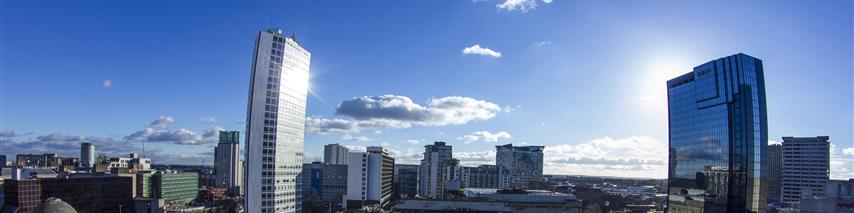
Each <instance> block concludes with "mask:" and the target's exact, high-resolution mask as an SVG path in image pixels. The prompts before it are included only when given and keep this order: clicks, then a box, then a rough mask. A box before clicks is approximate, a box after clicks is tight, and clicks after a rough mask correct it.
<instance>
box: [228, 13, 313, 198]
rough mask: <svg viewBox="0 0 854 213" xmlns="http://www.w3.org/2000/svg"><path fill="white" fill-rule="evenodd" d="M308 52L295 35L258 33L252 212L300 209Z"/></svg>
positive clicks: (251, 122)
mask: <svg viewBox="0 0 854 213" xmlns="http://www.w3.org/2000/svg"><path fill="white" fill-rule="evenodd" d="M310 58H311V54H310V53H309V52H308V51H306V50H305V49H303V48H302V47H300V45H299V43H298V42H297V41H296V39H295V37H294V36H285V35H283V34H282V31H281V30H278V29H269V30H266V31H261V32H259V33H258V38H257V40H256V41H255V54H254V59H253V60H254V61H253V63H252V66H253V67H252V78H251V83H250V88H249V104H248V109H247V117H246V147H247V149H246V158H245V160H246V174H245V177H246V178H245V179H244V188H245V195H246V196H245V198H246V200H245V201H244V202H245V203H244V207H245V208H246V212H248V213H258V212H261V213H268V212H295V211H296V210H297V208H296V204H295V201H296V197H297V190H296V189H297V186H296V178H297V175H298V174H299V173H300V172H301V171H302V158H303V140H304V136H305V135H304V128H305V103H306V93H307V91H308V75H309V61H310Z"/></svg>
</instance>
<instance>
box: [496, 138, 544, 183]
mask: <svg viewBox="0 0 854 213" xmlns="http://www.w3.org/2000/svg"><path fill="white" fill-rule="evenodd" d="M543 149H545V147H544V146H513V144H506V145H501V146H495V150H496V152H495V165H497V166H499V167H503V168H507V170H508V171H509V172H510V188H528V187H530V185H531V183H532V182H540V181H543ZM502 188H505V187H502Z"/></svg>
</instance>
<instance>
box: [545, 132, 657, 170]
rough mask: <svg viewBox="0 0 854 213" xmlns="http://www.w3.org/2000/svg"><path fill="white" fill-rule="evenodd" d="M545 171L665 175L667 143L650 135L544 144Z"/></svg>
mask: <svg viewBox="0 0 854 213" xmlns="http://www.w3.org/2000/svg"><path fill="white" fill-rule="evenodd" d="M543 155H544V157H543V158H544V164H545V166H544V167H545V170H546V171H552V172H554V173H558V174H581V175H604V176H623V177H626V176H632V177H653V178H664V177H666V176H667V156H668V151H667V144H665V143H664V142H661V141H659V140H657V139H654V138H650V137H629V138H623V139H612V138H610V137H605V138H598V139H594V140H591V141H589V142H586V143H582V144H576V145H570V144H561V145H557V146H547V147H546V148H545V150H544V152H543Z"/></svg>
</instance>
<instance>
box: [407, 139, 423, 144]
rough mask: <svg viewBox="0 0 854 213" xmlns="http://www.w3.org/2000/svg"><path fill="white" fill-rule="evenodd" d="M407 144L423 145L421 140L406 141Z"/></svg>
mask: <svg viewBox="0 0 854 213" xmlns="http://www.w3.org/2000/svg"><path fill="white" fill-rule="evenodd" d="M406 143H408V144H418V143H421V140H416V139H409V140H406Z"/></svg>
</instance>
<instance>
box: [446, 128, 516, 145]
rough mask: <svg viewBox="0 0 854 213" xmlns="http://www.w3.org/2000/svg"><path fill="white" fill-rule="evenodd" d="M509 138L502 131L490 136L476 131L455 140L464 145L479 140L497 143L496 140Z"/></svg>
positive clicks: (509, 136)
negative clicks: (463, 142) (462, 142)
mask: <svg viewBox="0 0 854 213" xmlns="http://www.w3.org/2000/svg"><path fill="white" fill-rule="evenodd" d="M511 137H512V136H511V135H510V133H508V132H504V131H501V132H496V133H495V134H492V133H490V132H488V131H477V132H472V133H471V134H468V135H463V136H462V137H459V138H457V140H461V141H465V143H466V144H469V143H472V142H475V141H479V140H480V139H483V140H484V141H486V142H498V140H499V139H501V138H511Z"/></svg>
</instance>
